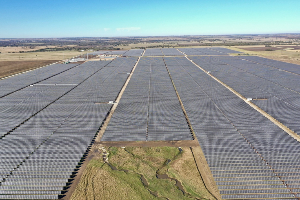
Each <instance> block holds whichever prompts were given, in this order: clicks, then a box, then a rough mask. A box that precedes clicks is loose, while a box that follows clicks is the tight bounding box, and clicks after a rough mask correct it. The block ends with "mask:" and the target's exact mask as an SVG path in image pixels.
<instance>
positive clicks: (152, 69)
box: [102, 57, 192, 141]
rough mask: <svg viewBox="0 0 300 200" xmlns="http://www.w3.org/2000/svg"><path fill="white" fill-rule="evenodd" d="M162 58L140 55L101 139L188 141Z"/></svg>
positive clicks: (181, 113) (188, 131)
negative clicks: (142, 56) (141, 56)
mask: <svg viewBox="0 0 300 200" xmlns="http://www.w3.org/2000/svg"><path fill="white" fill-rule="evenodd" d="M191 139H192V135H191V132H190V130H189V127H188V124H187V121H186V119H185V116H184V113H183V111H182V109H181V105H180V103H179V100H178V97H177V95H176V92H175V90H174V87H173V85H172V82H171V79H170V76H169V74H168V71H167V69H166V67H165V64H164V61H163V59H162V58H150V57H148V58H141V59H140V61H139V63H138V65H137V67H136V69H135V71H134V74H133V76H132V77H131V79H130V81H129V84H128V85H127V87H126V90H125V92H124V94H123V95H122V98H121V101H120V102H119V104H118V106H117V108H116V110H115V112H114V114H113V116H112V118H111V120H110V122H109V125H108V127H107V129H106V131H105V133H104V136H103V137H102V141H145V140H150V141H151V140H191Z"/></svg>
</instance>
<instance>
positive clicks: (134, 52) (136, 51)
mask: <svg viewBox="0 0 300 200" xmlns="http://www.w3.org/2000/svg"><path fill="white" fill-rule="evenodd" d="M144 51H145V50H144V49H130V50H129V51H126V52H125V53H124V54H123V56H142V55H143V53H144Z"/></svg>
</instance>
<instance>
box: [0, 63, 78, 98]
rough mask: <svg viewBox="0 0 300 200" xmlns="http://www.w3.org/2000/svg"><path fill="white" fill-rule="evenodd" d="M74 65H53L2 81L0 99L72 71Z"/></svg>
mask: <svg viewBox="0 0 300 200" xmlns="http://www.w3.org/2000/svg"><path fill="white" fill-rule="evenodd" d="M76 65H77V64H68V65H66V64H53V65H49V66H47V67H43V68H39V69H36V70H33V71H29V72H26V73H23V74H19V75H17V76H13V77H10V78H7V79H3V80H1V84H0V98H2V97H4V96H6V95H8V94H11V93H13V92H15V91H17V90H20V89H23V88H25V87H28V86H29V85H32V84H34V83H38V82H40V81H43V80H45V79H47V78H50V77H52V76H56V75H58V74H60V73H62V72H65V71H67V70H69V69H72V68H73V67H75V66H76ZM12 83H13V84H12Z"/></svg>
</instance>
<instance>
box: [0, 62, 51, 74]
mask: <svg viewBox="0 0 300 200" xmlns="http://www.w3.org/2000/svg"><path fill="white" fill-rule="evenodd" d="M55 62H57V61H56V60H38V61H0V78H3V77H6V76H10V75H13V74H17V73H21V72H24V71H28V70H32V69H36V68H39V67H42V66H45V65H48V64H52V63H55Z"/></svg>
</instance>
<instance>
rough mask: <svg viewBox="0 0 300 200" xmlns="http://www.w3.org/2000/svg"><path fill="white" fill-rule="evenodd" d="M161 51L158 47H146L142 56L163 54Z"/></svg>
mask: <svg viewBox="0 0 300 200" xmlns="http://www.w3.org/2000/svg"><path fill="white" fill-rule="evenodd" d="M163 55H164V54H163V52H162V50H161V49H159V48H153V49H146V51H145V53H144V56H163Z"/></svg>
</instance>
